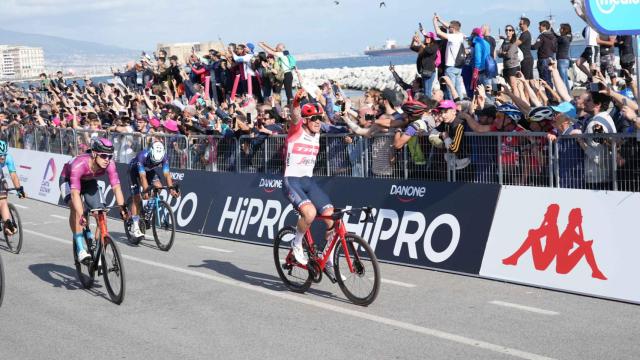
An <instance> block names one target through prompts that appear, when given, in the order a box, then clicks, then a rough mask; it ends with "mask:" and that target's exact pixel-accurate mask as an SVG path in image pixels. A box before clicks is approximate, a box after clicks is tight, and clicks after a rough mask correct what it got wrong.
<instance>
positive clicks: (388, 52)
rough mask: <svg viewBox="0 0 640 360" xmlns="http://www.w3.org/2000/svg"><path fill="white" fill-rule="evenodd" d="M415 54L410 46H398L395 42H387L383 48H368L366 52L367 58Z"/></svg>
mask: <svg viewBox="0 0 640 360" xmlns="http://www.w3.org/2000/svg"><path fill="white" fill-rule="evenodd" d="M411 53H413V51H411V49H410V48H409V46H398V44H397V43H396V41H395V40H391V39H390V40H387V41H386V42H385V44H384V46H383V47H382V48H375V47H371V46H368V47H367V49H366V50H365V51H364V54H365V55H367V56H395V55H408V54H411Z"/></svg>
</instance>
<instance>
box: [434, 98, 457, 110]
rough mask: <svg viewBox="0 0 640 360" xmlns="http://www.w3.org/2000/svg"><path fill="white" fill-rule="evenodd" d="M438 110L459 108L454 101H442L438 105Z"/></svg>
mask: <svg viewBox="0 0 640 360" xmlns="http://www.w3.org/2000/svg"><path fill="white" fill-rule="evenodd" d="M438 109H454V110H457V109H458V106H457V105H456V103H455V102H454V101H453V100H442V101H440V104H438Z"/></svg>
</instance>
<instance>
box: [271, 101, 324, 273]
mask: <svg viewBox="0 0 640 360" xmlns="http://www.w3.org/2000/svg"><path fill="white" fill-rule="evenodd" d="M304 94H305V92H304V90H299V91H298V93H297V94H296V96H295V97H294V99H293V103H292V111H291V123H290V125H289V133H288V134H287V138H286V141H285V147H286V150H287V156H286V163H285V171H284V187H283V190H284V192H285V195H286V196H287V198H288V199H289V201H290V202H291V204H292V205H293V206H294V208H295V209H296V210H297V211H298V213H299V214H300V218H299V219H298V223H297V226H296V236H295V238H294V240H293V243H292V244H291V245H292V246H291V248H292V251H293V255H294V256H295V258H296V261H297V262H298V263H300V264H302V265H306V264H307V262H308V258H307V254H306V253H305V251H304V249H303V247H302V239H303V237H304V234H305V233H306V231H307V229H309V227H310V226H311V223H312V222H313V220H314V219H315V217H316V214H317V213H320V214H321V215H323V216H329V215H331V214H333V205H332V204H331V200H329V197H328V196H327V194H325V193H324V191H322V189H320V187H319V186H318V185H317V184H316V182H315V180H314V179H313V168H314V166H315V164H316V158H317V156H318V152H319V151H320V124H321V121H322V118H323V113H324V112H323V110H322V106H321V105H320V104H315V103H311V102H308V103H306V104H304V105H302V107H301V106H300V100H301V99H302V97H303V96H304ZM325 222H326V223H327V234H326V237H327V238H328V239H331V237H332V236H333V233H332V232H333V221H331V220H326V221H325ZM330 259H332V256H331V257H330ZM331 261H332V260H329V263H327V266H326V268H325V271H331V269H333V264H332V263H330V262H331ZM331 275H333V274H331Z"/></svg>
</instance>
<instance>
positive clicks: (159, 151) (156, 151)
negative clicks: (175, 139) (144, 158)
mask: <svg viewBox="0 0 640 360" xmlns="http://www.w3.org/2000/svg"><path fill="white" fill-rule="evenodd" d="M164 155H165V151H164V144H163V143H161V142H160V141H154V142H153V144H151V148H150V149H149V158H150V159H151V161H152V162H153V163H155V164H157V163H159V162H161V161H162V160H163V159H164Z"/></svg>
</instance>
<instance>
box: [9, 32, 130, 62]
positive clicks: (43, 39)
mask: <svg viewBox="0 0 640 360" xmlns="http://www.w3.org/2000/svg"><path fill="white" fill-rule="evenodd" d="M0 44H6V45H26V46H36V47H42V48H43V49H44V54H45V60H54V61H60V60H63V59H65V58H69V57H73V56H96V55H98V56H100V55H110V56H116V57H132V58H133V57H136V56H139V54H140V52H139V51H137V50H131V49H124V48H121V47H117V46H111V45H104V44H99V43H94V42H88V41H78V40H70V39H65V38H61V37H56V36H48V35H39V34H27V33H22V32H16V31H10V30H4V29H0Z"/></svg>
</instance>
